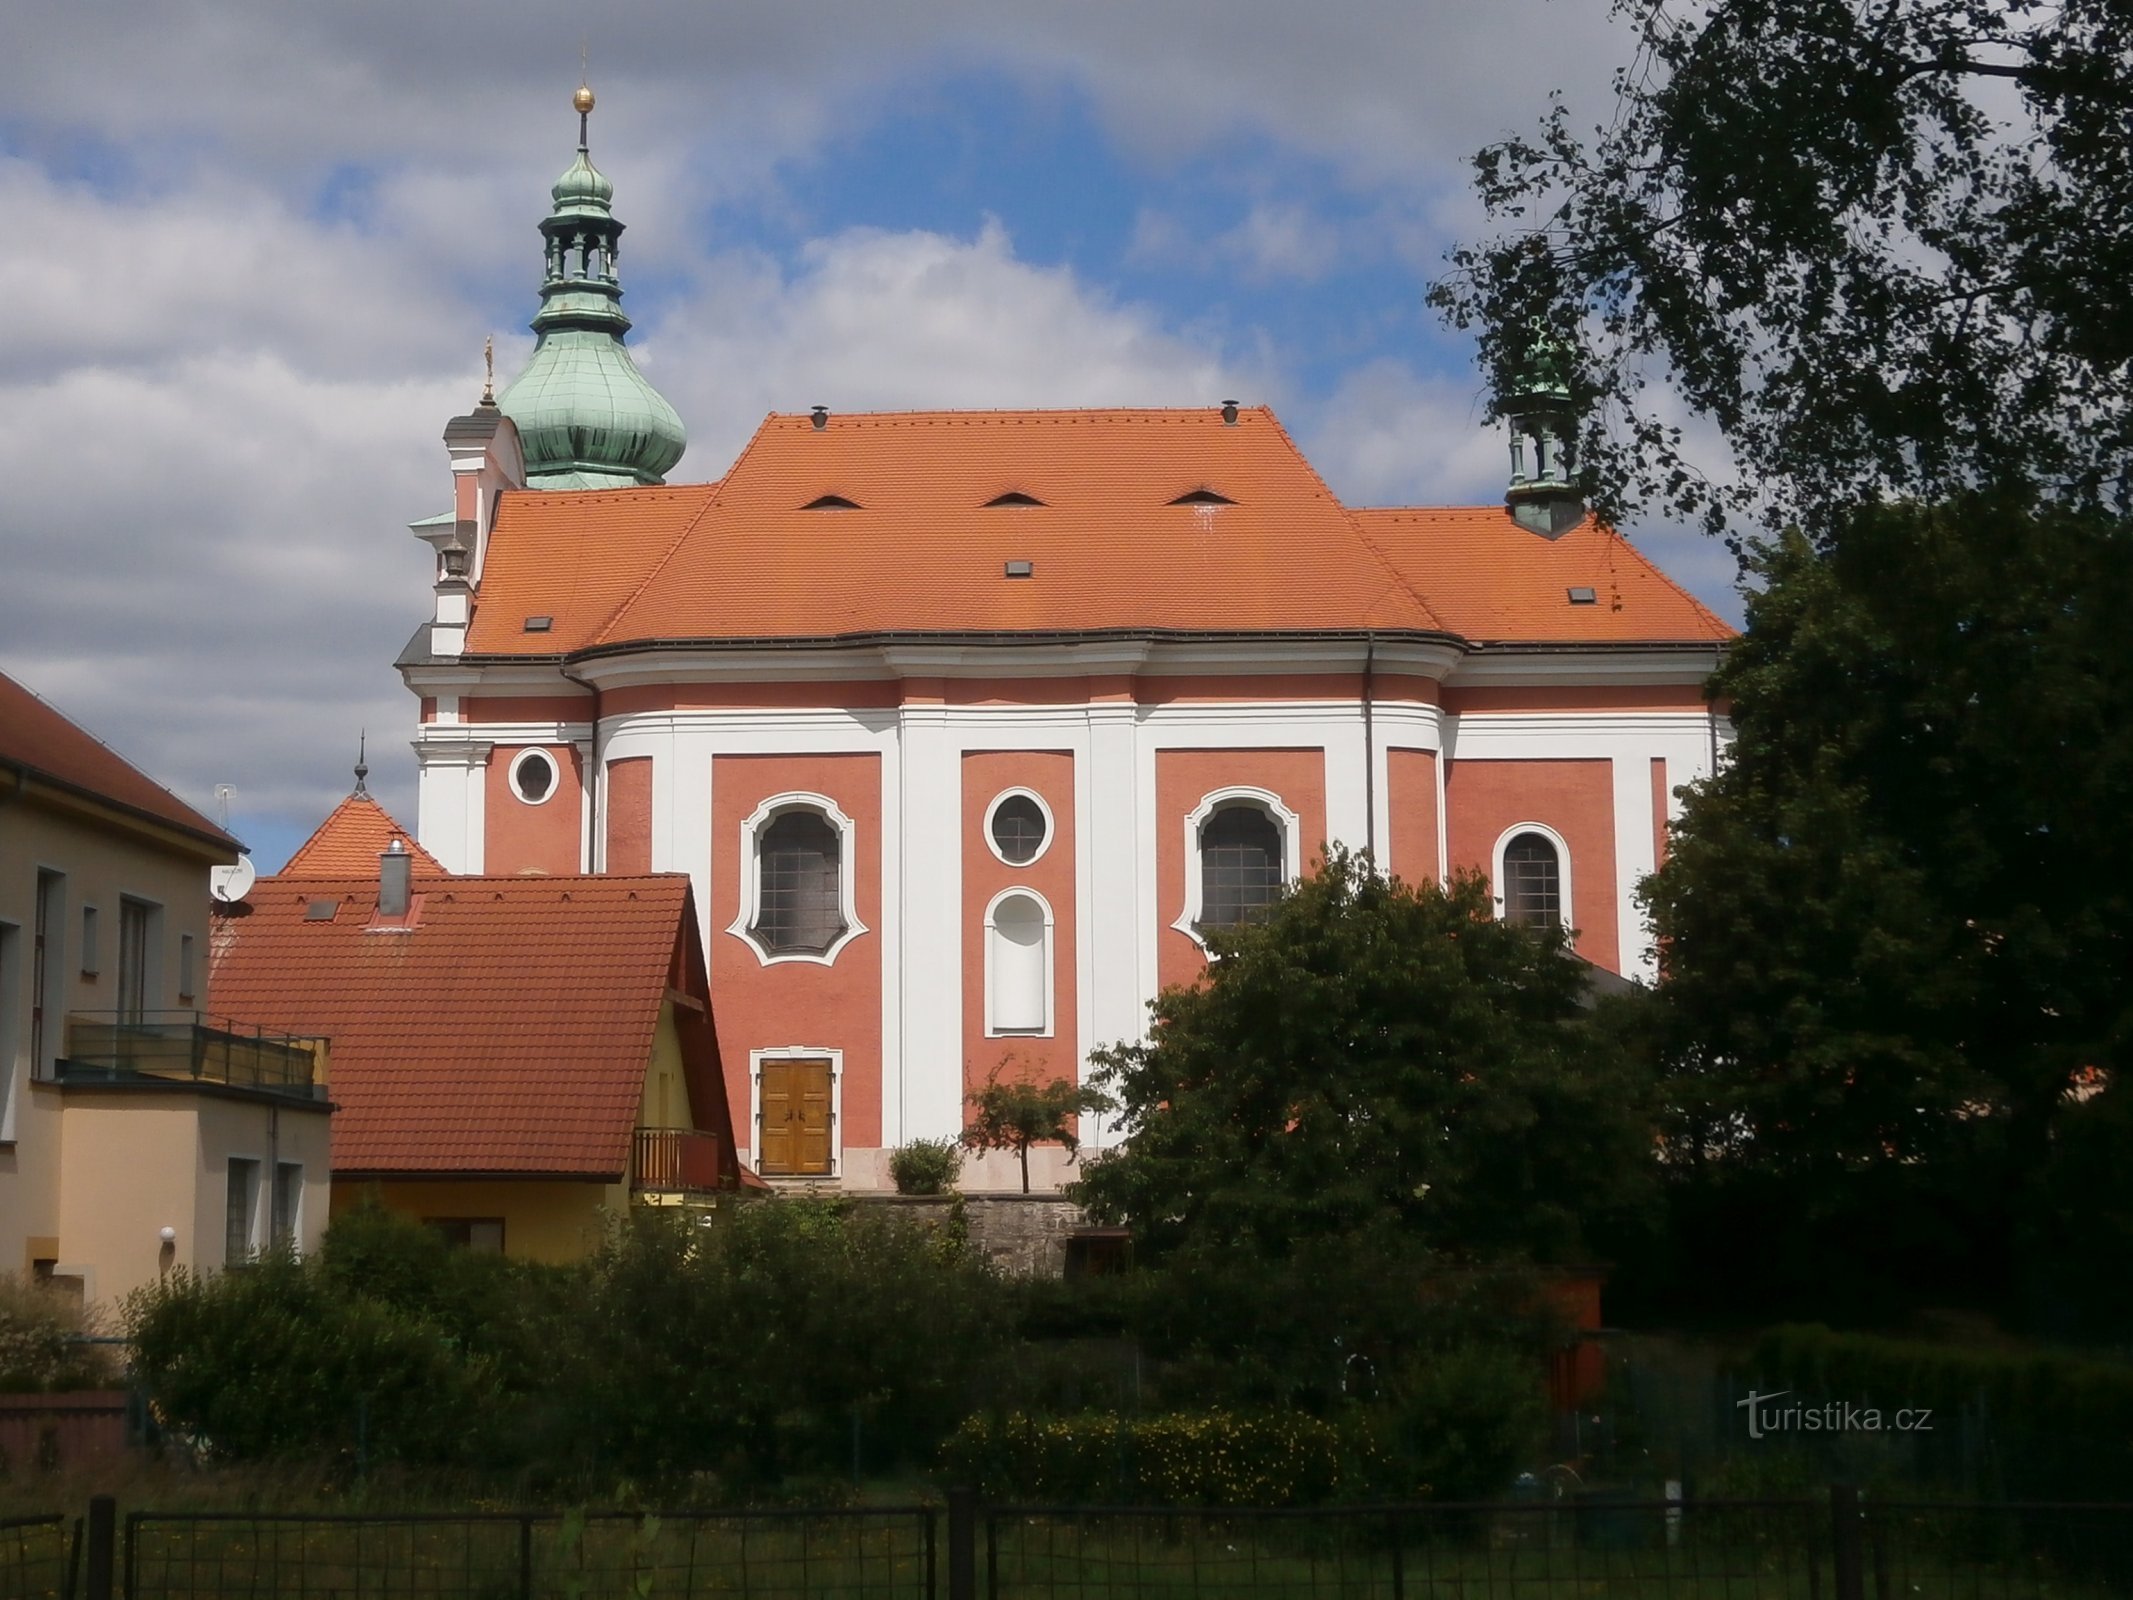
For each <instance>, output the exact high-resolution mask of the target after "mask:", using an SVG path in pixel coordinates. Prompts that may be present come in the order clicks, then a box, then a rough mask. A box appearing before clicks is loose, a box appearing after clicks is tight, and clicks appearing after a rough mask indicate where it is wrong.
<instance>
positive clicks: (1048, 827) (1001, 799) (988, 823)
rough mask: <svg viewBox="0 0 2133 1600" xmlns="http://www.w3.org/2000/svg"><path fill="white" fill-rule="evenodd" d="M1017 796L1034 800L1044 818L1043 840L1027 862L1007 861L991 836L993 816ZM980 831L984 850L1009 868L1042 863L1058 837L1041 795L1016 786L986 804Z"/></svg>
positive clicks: (1056, 825)
mask: <svg viewBox="0 0 2133 1600" xmlns="http://www.w3.org/2000/svg"><path fill="white" fill-rule="evenodd" d="M1017 795H1020V796H1022V798H1023V799H1025V800H1034V801H1035V802H1036V803H1037V810H1038V811H1039V812H1040V813H1042V814H1043V817H1044V837H1043V839H1041V840H1039V841H1038V844H1037V849H1036V852H1035V853H1034V854H1033V855H1031V857H1030V858H1029V860H1028V861H1009V860H1008V859H1007V857H1006V856H1005V855H1004V854H1002V853H1001V850H1000V845H999V841H998V840H996V839H994V838H993V836H992V819H993V814H994V813H995V812H997V811H998V810H999V809H1000V807H1001V805H1002V804H1004V803H1005V802H1006V801H1009V800H1012V799H1014V798H1015V796H1017ZM982 831H983V833H984V836H985V848H986V849H988V850H990V851H991V852H992V853H993V859H994V860H996V861H999V862H1001V863H1003V864H1004V865H1006V866H1010V867H1026V866H1029V865H1030V864H1031V863H1032V862H1037V861H1042V860H1043V859H1044V853H1045V851H1047V850H1049V849H1051V847H1052V841H1053V840H1054V839H1056V838H1058V837H1059V821H1058V819H1057V818H1056V817H1054V816H1053V815H1052V808H1051V806H1050V805H1048V804H1047V803H1046V801H1045V798H1044V796H1043V795H1041V794H1039V793H1038V792H1037V791H1036V790H1035V789H1025V788H1023V787H1021V786H1020V785H1019V784H1018V785H1016V786H1014V787H1013V788H1008V789H1002V790H1001V791H1000V792H999V793H998V794H996V795H994V796H993V797H992V799H991V800H990V801H988V802H987V803H986V806H985V825H984V828H983V830H982ZM991 914H992V913H991V911H990V910H988V911H987V912H986V915H987V916H990V915H991ZM1046 914H1047V916H1049V914H1050V913H1049V912H1047V913H1046Z"/></svg>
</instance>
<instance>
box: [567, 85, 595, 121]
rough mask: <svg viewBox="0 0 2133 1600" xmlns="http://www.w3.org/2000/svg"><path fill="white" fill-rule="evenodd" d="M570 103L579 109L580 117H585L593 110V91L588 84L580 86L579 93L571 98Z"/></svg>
mask: <svg viewBox="0 0 2133 1600" xmlns="http://www.w3.org/2000/svg"><path fill="white" fill-rule="evenodd" d="M570 103H571V104H572V105H574V106H576V107H577V108H578V115H579V116H581V117H582V116H584V115H585V114H586V113H587V112H588V111H590V110H592V108H593V92H592V89H591V88H590V87H589V86H588V85H586V84H582V83H581V84H579V85H578V92H577V93H576V94H574V95H572V96H571V97H570Z"/></svg>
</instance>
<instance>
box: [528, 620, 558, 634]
mask: <svg viewBox="0 0 2133 1600" xmlns="http://www.w3.org/2000/svg"><path fill="white" fill-rule="evenodd" d="M554 626H555V618H553V617H528V618H527V619H526V631H527V632H528V633H546V632H548V631H549V629H551V628H553V627H554Z"/></svg>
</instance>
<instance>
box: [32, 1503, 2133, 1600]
mask: <svg viewBox="0 0 2133 1600" xmlns="http://www.w3.org/2000/svg"><path fill="white" fill-rule="evenodd" d="M77 1526H79V1525H77ZM8 1540H13V1541H15V1543H13V1544H9V1543H7V1542H6V1541H8ZM85 1543H86V1548H85V1549H84V1548H82V1547H81V1546H80V1545H76V1546H72V1547H70V1545H69V1543H68V1534H67V1530H66V1527H65V1525H64V1524H63V1522H62V1520H61V1519H59V1518H56V1517H52V1518H38V1519H30V1520H28V1521H25V1522H21V1523H14V1524H0V1600H4V1597H7V1596H13V1595H17V1594H21V1595H35V1596H38V1597H40V1600H43V1597H46V1596H66V1597H67V1600H72V1597H73V1596H74V1595H75V1594H77V1593H78V1594H80V1595H81V1596H82V1600H114V1597H116V1596H119V1595H123V1596H125V1597H127V1600H206V1597H209V1596H213V1597H216V1600H224V1597H227V1600H244V1597H265V1596H276V1597H281V1596H288V1597H295V1600H325V1597H328V1596H331V1597H334V1600H384V1597H385V1596H394V1597H406V1600H550V1597H554V1600H652V1597H658V1600H692V1597H697V1596H717V1597H720V1600H803V1597H805V1600H815V1597H822V1600H1187V1597H1191V1600H1224V1597H1232V1596H1234V1597H1238V1600H1258V1597H1266V1600H1292V1597H1293V1600H1662V1597H1663V1600H1869V1597H1871V1600H2107V1597H2119V1596H2125V1595H2128V1594H2133V1504H2108V1505H2104V1504H2099V1505H2074V1504H2053V1505H1977V1504H1969V1503H1964V1504H1932V1503H1923V1502H1921V1503H1902V1504H1898V1503H1882V1502H1872V1501H1868V1500H1865V1499H1863V1498H1862V1497H1861V1496H1860V1494H1859V1493H1858V1491H1857V1490H1855V1489H1848V1488H1839V1489H1833V1490H1831V1491H1830V1493H1829V1494H1828V1495H1827V1496H1826V1497H1823V1498H1817V1499H1799V1500H1739V1501H1700V1500H1690V1501H1676V1500H1661V1501H1654V1500H1637V1499H1628V1498H1620V1497H1611V1496H1592V1495H1588V1496H1586V1497H1583V1498H1580V1499H1576V1500H1552V1501H1526V1502H1517V1503H1512V1504H1486V1505H1397V1506H1347V1507H1334V1508H1320V1509H1311V1510H1294V1509H1284V1510H1231V1509H1213V1508H1204V1507H1158V1508H1148V1509H1132V1508H1115V1507H1088V1506H1011V1505H987V1504H983V1503H981V1502H980V1501H979V1500H978V1499H977V1497H976V1495H975V1494H974V1493H973V1492H971V1491H967V1490H956V1491H952V1492H951V1493H950V1495H949V1497H948V1504H947V1506H946V1508H945V1510H943V1509H940V1508H936V1507H929V1506H903V1507H885V1508H865V1509H853V1510H825V1511H808V1510H789V1511H746V1512H718V1513H701V1512H686V1513H672V1514H666V1515H656V1516H655V1515H651V1514H628V1513H591V1514H586V1513H568V1514H557V1513H551V1512H498V1513H488V1514H474V1515H455V1514H408V1515H397V1516H396V1515H382V1514H381V1515H304V1514H250V1513H231V1512H196V1513H186V1514H178V1513H164V1512H146V1511H143V1512H135V1513H132V1514H131V1515H129V1516H127V1517H125V1518H124V1519H123V1523H122V1524H121V1523H120V1521H119V1519H118V1518H117V1517H116V1515H115V1510H114V1507H113V1506H112V1503H111V1502H110V1501H109V1500H108V1499H105V1498H101V1497H100V1498H99V1499H98V1500H97V1501H94V1502H92V1503H91V1505H90V1510H89V1517H88V1522H87V1538H86V1542H85ZM70 1551H71V1555H70ZM74 1557H78V1558H79V1559H78V1560H76V1559H73V1558H74ZM10 1563H12V1564H10ZM77 1567H78V1569H79V1573H80V1580H81V1581H80V1582H79V1584H77V1583H76V1582H75V1576H76V1571H77Z"/></svg>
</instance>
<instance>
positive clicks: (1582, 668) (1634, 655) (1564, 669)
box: [1444, 645, 1724, 689]
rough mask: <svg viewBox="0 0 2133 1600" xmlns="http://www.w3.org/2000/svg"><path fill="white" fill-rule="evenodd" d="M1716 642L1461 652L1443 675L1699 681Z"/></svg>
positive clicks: (1471, 684) (1545, 683) (1507, 682)
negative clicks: (1680, 645)
mask: <svg viewBox="0 0 2133 1600" xmlns="http://www.w3.org/2000/svg"><path fill="white" fill-rule="evenodd" d="M1723 656H1724V652H1723V650H1722V649H1721V647H1719V646H1717V645H1696V646H1692V647H1690V648H1686V649H1675V650H1664V649H1662V650H1653V649H1640V648H1638V647H1636V646H1634V645H1623V646H1612V647H1602V648H1596V649H1592V650H1530V651H1528V650H1519V651H1509V650H1506V651H1501V652H1496V651H1482V652H1479V653H1477V654H1475V655H1470V656H1468V657H1466V658H1465V659H1464V660H1463V661H1461V662H1460V663H1459V665H1458V666H1457V667H1456V668H1455V669H1454V670H1453V671H1452V672H1450V673H1448V674H1447V675H1446V677H1445V679H1444V684H1445V687H1446V688H1448V689H1469V688H1476V687H1480V686H1483V685H1486V686H1489V687H1498V686H1501V687H1514V686H1515V687H1524V688H1538V687H1561V686H1563V685H1567V684H1578V685H1585V684H1591V685H1605V686H1622V685H1631V684H1671V683H1689V684H1699V685H1700V684H1701V683H1702V682H1703V681H1704V680H1705V679H1706V678H1708V677H1710V675H1711V674H1712V673H1713V672H1716V671H1717V670H1718V664H1719V662H1720V660H1721V659H1723Z"/></svg>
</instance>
